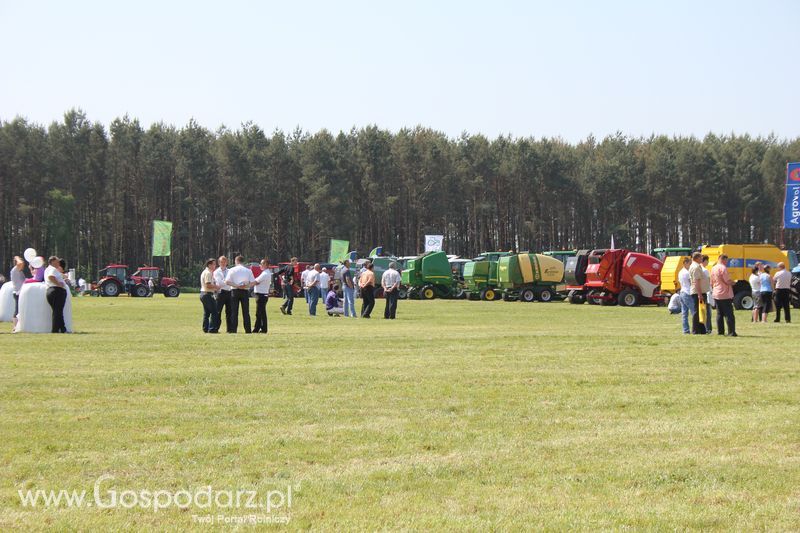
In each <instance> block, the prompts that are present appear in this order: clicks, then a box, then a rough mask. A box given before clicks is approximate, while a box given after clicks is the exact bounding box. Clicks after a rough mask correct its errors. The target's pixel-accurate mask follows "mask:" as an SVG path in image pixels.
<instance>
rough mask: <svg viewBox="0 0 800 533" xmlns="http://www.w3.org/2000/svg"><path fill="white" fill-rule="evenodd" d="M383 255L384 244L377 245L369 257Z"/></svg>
mask: <svg viewBox="0 0 800 533" xmlns="http://www.w3.org/2000/svg"><path fill="white" fill-rule="evenodd" d="M381 255H383V246H376V247H375V248H373V249H372V251H371V252H370V253H369V255H367V257H380V256H381Z"/></svg>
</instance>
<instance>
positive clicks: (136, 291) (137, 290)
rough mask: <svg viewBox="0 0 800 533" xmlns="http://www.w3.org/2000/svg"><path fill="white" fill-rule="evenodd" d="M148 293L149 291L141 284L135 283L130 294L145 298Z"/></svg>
mask: <svg viewBox="0 0 800 533" xmlns="http://www.w3.org/2000/svg"><path fill="white" fill-rule="evenodd" d="M148 294H150V291H148V290H147V287H145V286H144V285H142V284H139V285H136V286H135V287H134V288H133V290H132V291H131V295H132V296H136V297H138V298H145V297H146V296H147V295H148Z"/></svg>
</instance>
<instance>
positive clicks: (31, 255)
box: [22, 248, 36, 263]
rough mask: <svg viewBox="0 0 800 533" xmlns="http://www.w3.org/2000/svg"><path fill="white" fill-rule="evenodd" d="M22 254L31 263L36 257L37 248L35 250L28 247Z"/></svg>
mask: <svg viewBox="0 0 800 533" xmlns="http://www.w3.org/2000/svg"><path fill="white" fill-rule="evenodd" d="M22 256H23V257H24V258H25V261H27V262H28V263H30V262H31V261H33V259H34V258H35V257H36V250H34V249H33V248H28V249H27V250H25V253H24V254H22Z"/></svg>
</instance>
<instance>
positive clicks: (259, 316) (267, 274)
mask: <svg viewBox="0 0 800 533" xmlns="http://www.w3.org/2000/svg"><path fill="white" fill-rule="evenodd" d="M260 265H261V274H259V275H258V277H256V281H255V283H256V284H255V286H254V287H253V293H254V294H255V295H256V325H255V326H254V327H253V333H266V332H267V302H268V301H269V291H270V289H271V288H272V269H270V268H269V259H267V258H266V257H265V258H264V259H262V260H261V263H260Z"/></svg>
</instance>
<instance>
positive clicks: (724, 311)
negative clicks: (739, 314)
mask: <svg viewBox="0 0 800 533" xmlns="http://www.w3.org/2000/svg"><path fill="white" fill-rule="evenodd" d="M733 285H734V281H733V280H732V279H731V275H730V273H729V272H728V256H727V255H725V254H722V255H720V256H719V259H717V264H716V265H714V268H712V269H711V293H712V296H713V297H714V301H715V302H716V304H717V335H724V334H725V323H726V322H727V324H728V336H729V337H738V335H737V334H736V317H735V316H734V314H733Z"/></svg>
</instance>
